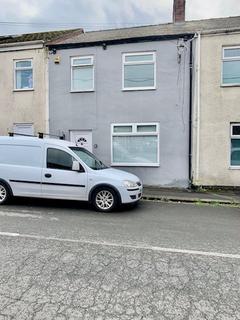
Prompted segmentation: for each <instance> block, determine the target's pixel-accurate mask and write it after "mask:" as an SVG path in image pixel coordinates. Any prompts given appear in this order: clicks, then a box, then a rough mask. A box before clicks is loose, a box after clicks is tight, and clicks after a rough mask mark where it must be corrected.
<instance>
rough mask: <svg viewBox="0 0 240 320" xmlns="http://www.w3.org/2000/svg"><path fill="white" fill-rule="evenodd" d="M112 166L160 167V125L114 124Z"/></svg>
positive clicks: (112, 131) (112, 132)
mask: <svg viewBox="0 0 240 320" xmlns="http://www.w3.org/2000/svg"><path fill="white" fill-rule="evenodd" d="M111 135H112V165H119V166H159V124H158V123H130V124H129V123H127V124H112V127H111Z"/></svg>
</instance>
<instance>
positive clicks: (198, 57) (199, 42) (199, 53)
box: [196, 32, 201, 181]
mask: <svg viewBox="0 0 240 320" xmlns="http://www.w3.org/2000/svg"><path fill="white" fill-rule="evenodd" d="M197 36H198V48H197V71H198V75H197V119H196V122H197V140H196V181H198V179H199V163H200V122H201V120H200V118H201V113H200V108H201V33H200V32H198V33H197Z"/></svg>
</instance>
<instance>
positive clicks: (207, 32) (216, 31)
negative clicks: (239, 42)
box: [201, 28, 240, 35]
mask: <svg viewBox="0 0 240 320" xmlns="http://www.w3.org/2000/svg"><path fill="white" fill-rule="evenodd" d="M239 32H240V28H229V29H212V30H205V31H201V34H202V35H211V34H212V35H216V34H229V33H239Z"/></svg>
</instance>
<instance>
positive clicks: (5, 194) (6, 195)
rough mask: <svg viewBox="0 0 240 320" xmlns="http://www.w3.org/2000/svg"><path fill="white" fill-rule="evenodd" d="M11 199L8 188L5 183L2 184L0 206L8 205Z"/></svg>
mask: <svg viewBox="0 0 240 320" xmlns="http://www.w3.org/2000/svg"><path fill="white" fill-rule="evenodd" d="M9 198H10V192H9V190H8V188H7V187H6V185H5V184H4V183H2V182H0V205H1V204H4V203H6V202H7V201H8V199H9Z"/></svg>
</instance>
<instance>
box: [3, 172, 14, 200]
mask: <svg viewBox="0 0 240 320" xmlns="http://www.w3.org/2000/svg"><path fill="white" fill-rule="evenodd" d="M0 184H2V185H3V186H4V187H5V189H6V191H7V197H6V199H5V200H4V202H3V203H2V204H5V203H6V202H8V201H9V199H11V198H12V197H13V192H12V188H11V186H10V185H9V183H8V182H7V181H5V180H3V179H1V178H0Z"/></svg>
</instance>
